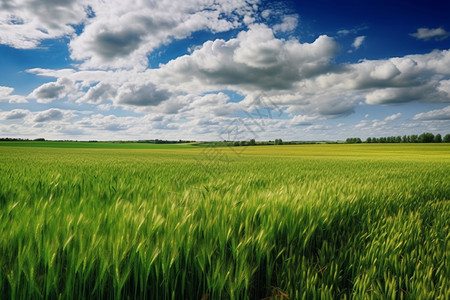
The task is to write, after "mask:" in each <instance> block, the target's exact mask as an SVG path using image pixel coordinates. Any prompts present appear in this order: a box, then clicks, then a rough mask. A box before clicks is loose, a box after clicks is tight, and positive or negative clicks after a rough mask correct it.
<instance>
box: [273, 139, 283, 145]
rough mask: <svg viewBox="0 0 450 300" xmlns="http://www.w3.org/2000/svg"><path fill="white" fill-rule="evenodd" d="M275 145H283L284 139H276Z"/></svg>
mask: <svg viewBox="0 0 450 300" xmlns="http://www.w3.org/2000/svg"><path fill="white" fill-rule="evenodd" d="M275 145H283V140H282V139H275Z"/></svg>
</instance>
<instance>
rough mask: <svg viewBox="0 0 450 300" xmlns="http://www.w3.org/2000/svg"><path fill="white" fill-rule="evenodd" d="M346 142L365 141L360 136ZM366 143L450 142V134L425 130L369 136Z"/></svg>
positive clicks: (356, 142) (357, 142)
mask: <svg viewBox="0 0 450 300" xmlns="http://www.w3.org/2000/svg"><path fill="white" fill-rule="evenodd" d="M345 142H346V143H347V144H359V143H363V141H362V140H361V139H360V138H348V139H346V140H345ZM364 143H369V144H373V143H450V134H446V135H445V136H444V137H443V138H442V136H441V135H440V134H439V133H438V134H436V135H434V134H432V133H430V132H424V133H422V134H421V135H417V134H412V135H404V136H400V135H398V136H387V137H368V138H367V139H366V140H365V141H364Z"/></svg>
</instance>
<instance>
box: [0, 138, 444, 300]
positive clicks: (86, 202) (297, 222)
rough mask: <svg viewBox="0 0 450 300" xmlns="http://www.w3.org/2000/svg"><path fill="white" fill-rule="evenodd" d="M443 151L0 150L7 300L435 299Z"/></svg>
mask: <svg viewBox="0 0 450 300" xmlns="http://www.w3.org/2000/svg"><path fill="white" fill-rule="evenodd" d="M449 200H450V146H449V145H445V144H442V145H425V144H417V145H416V144H415V145H409V144H408V145H298V146H252V147H233V148H208V147H207V148H198V147H192V148H184V149H87V148H73V147H70V148H59V147H58V148H54V147H53V148H42V147H39V148H36V147H28V148H26V147H9V146H5V147H0V209H1V210H0V237H1V238H0V266H1V272H0V294H1V295H4V297H6V298H14V299H30V298H59V297H60V298H140V299H143V298H147V299H201V298H206V297H207V298H209V299H263V298H269V299H275V297H278V299H287V298H288V297H289V298H290V299H334V298H354V299H364V298H377V299H378V298H388V299H391V298H400V299H401V298H410V299H419V298H423V299H445V298H446V297H447V295H449V294H450V286H449V284H450V282H449V276H448V274H449V271H450V270H449V269H448V268H449V266H448V261H449V259H450V257H449V256H450V253H449V250H448V249H449V244H448V241H449V240H450V239H449V237H450V232H449V223H448V220H449V219H450V202H449Z"/></svg>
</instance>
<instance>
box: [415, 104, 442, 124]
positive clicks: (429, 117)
mask: <svg viewBox="0 0 450 300" xmlns="http://www.w3.org/2000/svg"><path fill="white" fill-rule="evenodd" d="M413 119H414V120H422V121H433V120H450V105H449V106H446V107H444V108H442V109H435V110H431V111H429V112H425V113H420V114H417V115H415V116H414V118H413Z"/></svg>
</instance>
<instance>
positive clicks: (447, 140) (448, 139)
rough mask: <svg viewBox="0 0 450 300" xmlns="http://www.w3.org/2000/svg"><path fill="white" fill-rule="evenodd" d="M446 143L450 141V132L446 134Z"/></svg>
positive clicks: (444, 140)
mask: <svg viewBox="0 0 450 300" xmlns="http://www.w3.org/2000/svg"><path fill="white" fill-rule="evenodd" d="M442 141H443V142H444V143H450V134H446V135H444V139H443V140H442Z"/></svg>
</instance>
